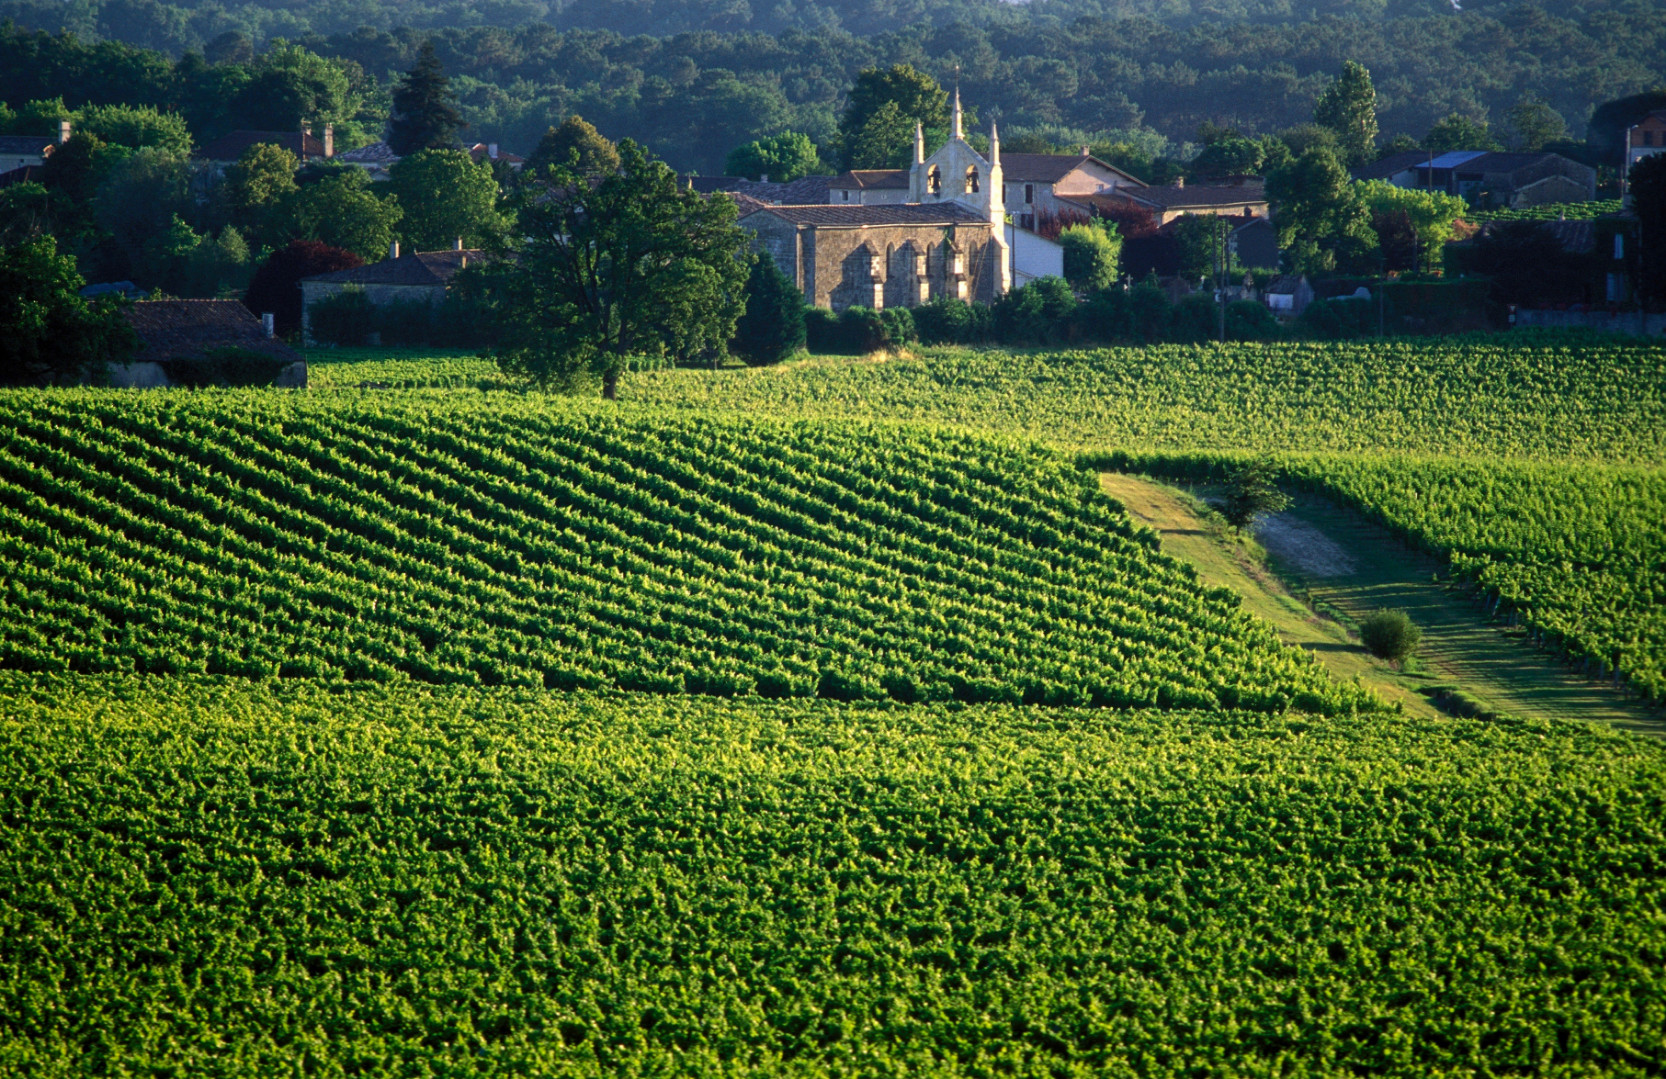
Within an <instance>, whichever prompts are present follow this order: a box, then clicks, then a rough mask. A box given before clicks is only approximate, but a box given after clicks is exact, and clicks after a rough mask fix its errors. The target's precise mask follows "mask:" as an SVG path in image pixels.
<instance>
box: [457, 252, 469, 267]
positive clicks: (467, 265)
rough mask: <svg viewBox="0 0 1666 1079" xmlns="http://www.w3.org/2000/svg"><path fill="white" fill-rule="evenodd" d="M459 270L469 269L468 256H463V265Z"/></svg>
mask: <svg viewBox="0 0 1666 1079" xmlns="http://www.w3.org/2000/svg"><path fill="white" fill-rule="evenodd" d="M457 268H458V269H459V270H466V269H468V268H469V257H468V256H467V255H464V256H463V264H462V265H461V266H459V267H457Z"/></svg>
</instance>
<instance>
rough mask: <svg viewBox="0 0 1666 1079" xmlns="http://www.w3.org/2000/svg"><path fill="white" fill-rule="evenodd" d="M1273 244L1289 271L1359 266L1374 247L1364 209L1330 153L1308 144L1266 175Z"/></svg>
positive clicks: (1367, 213) (1368, 217)
mask: <svg viewBox="0 0 1666 1079" xmlns="http://www.w3.org/2000/svg"><path fill="white" fill-rule="evenodd" d="M1267 202H1268V205H1269V206H1270V208H1271V209H1272V212H1273V221H1274V223H1275V224H1276V226H1277V228H1278V245H1279V248H1280V249H1281V250H1283V251H1284V255H1285V258H1286V260H1288V262H1289V264H1290V268H1291V269H1292V270H1296V271H1299V272H1302V273H1321V272H1325V271H1329V270H1335V269H1365V268H1374V267H1366V266H1365V265H1364V263H1365V262H1366V261H1367V255H1368V253H1369V252H1371V251H1372V250H1373V249H1374V248H1375V247H1376V246H1377V237H1376V233H1374V232H1373V231H1372V230H1371V220H1370V214H1369V212H1368V211H1367V209H1366V207H1365V204H1364V202H1363V201H1361V199H1360V196H1359V195H1358V193H1356V192H1355V190H1354V185H1353V184H1352V183H1351V182H1350V181H1349V179H1348V173H1347V171H1346V170H1345V169H1343V168H1342V165H1341V163H1340V162H1338V161H1337V160H1336V156H1335V155H1334V154H1332V153H1331V152H1330V151H1328V150H1324V149H1320V148H1318V147H1314V148H1313V149H1310V150H1307V151H1305V152H1304V153H1303V154H1302V155H1301V156H1300V157H1298V158H1296V159H1295V160H1293V161H1291V162H1290V163H1289V164H1287V165H1283V166H1281V167H1279V168H1276V169H1273V170H1272V171H1271V172H1270V173H1268V174H1267Z"/></svg>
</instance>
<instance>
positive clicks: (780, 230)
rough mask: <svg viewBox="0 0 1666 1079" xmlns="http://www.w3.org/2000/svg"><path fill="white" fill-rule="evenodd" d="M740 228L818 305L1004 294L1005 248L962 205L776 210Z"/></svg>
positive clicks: (903, 303) (988, 298) (881, 304)
mask: <svg viewBox="0 0 1666 1079" xmlns="http://www.w3.org/2000/svg"><path fill="white" fill-rule="evenodd" d="M841 219H842V220H841ZM741 224H742V225H743V226H745V227H746V228H747V229H749V230H751V232H752V233H753V235H754V237H755V239H754V241H753V242H754V244H755V246H756V247H757V248H758V249H759V250H760V251H764V252H766V253H767V254H769V256H770V257H771V258H772V259H774V260H775V264H776V265H777V266H778V267H780V268H781V271H782V272H783V273H785V274H786V275H787V277H788V278H790V279H791V280H792V281H793V283H794V284H795V285H797V286H798V287H799V288H800V289H801V290H803V293H804V300H805V302H806V303H809V304H812V305H814V306H816V307H827V308H831V309H832V310H834V311H843V310H844V309H845V308H847V307H873V308H885V307H916V306H918V305H920V304H922V303H927V302H929V301H930V300H932V299H935V298H937V297H939V296H953V297H955V298H957V299H961V300H966V301H976V302H981V303H990V302H992V301H993V300H994V299H995V297H997V296H998V295H1000V292H1001V282H1002V274H1001V260H1002V258H1003V257H1004V253H1005V248H1004V245H1002V244H1000V243H998V242H997V241H998V239H999V237H998V236H997V234H996V230H995V227H994V225H993V224H991V223H990V222H989V221H986V220H981V219H979V218H978V217H977V216H976V215H974V214H971V213H969V212H967V211H965V210H964V209H962V208H959V207H953V208H949V207H945V208H927V207H921V206H872V207H864V206H850V207H843V206H840V207H834V206H814V207H810V206H770V207H766V208H763V209H760V210H756V211H754V212H753V213H751V214H748V215H747V216H746V217H743V218H742V219H741Z"/></svg>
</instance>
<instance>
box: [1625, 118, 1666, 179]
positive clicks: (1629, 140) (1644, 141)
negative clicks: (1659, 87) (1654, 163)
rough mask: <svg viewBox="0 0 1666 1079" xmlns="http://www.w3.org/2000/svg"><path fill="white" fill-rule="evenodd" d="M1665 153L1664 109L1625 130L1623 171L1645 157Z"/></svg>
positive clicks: (1665, 124)
mask: <svg viewBox="0 0 1666 1079" xmlns="http://www.w3.org/2000/svg"><path fill="white" fill-rule="evenodd" d="M1662 151H1666V109H1656V110H1655V111H1654V112H1651V113H1649V114H1648V115H1647V116H1645V117H1643V118H1642V119H1641V120H1639V121H1638V122H1637V123H1635V124H1633V125H1632V126H1630V127H1628V128H1626V152H1625V171H1626V172H1627V173H1629V172H1630V171H1631V166H1633V165H1635V164H1637V162H1639V161H1641V160H1643V159H1644V158H1645V157H1653V156H1654V155H1655V154H1658V153H1661V152H1662Z"/></svg>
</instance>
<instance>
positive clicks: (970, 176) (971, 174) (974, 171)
mask: <svg viewBox="0 0 1666 1079" xmlns="http://www.w3.org/2000/svg"><path fill="white" fill-rule="evenodd" d="M966 190H967V192H968V193H970V194H973V195H975V194H977V193H978V167H977V166H976V165H973V166H971V167H970V168H968V169H967V170H966Z"/></svg>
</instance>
